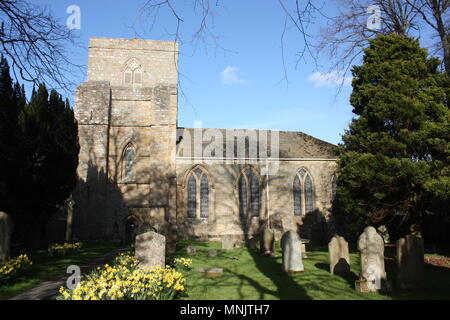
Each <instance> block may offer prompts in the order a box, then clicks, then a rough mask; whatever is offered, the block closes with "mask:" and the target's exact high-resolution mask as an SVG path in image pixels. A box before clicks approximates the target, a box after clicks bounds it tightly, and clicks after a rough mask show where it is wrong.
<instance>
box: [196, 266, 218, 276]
mask: <svg viewBox="0 0 450 320" xmlns="http://www.w3.org/2000/svg"><path fill="white" fill-rule="evenodd" d="M197 271H198V272H200V273H203V275H204V276H205V277H206V278H219V277H221V276H222V274H223V268H198V269H197Z"/></svg>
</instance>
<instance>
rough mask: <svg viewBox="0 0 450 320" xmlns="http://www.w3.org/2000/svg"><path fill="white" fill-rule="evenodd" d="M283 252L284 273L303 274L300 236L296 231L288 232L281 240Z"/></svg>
mask: <svg viewBox="0 0 450 320" xmlns="http://www.w3.org/2000/svg"><path fill="white" fill-rule="evenodd" d="M281 249H282V251H283V271H284V272H287V273H296V272H303V271H304V270H305V269H304V267H303V261H302V250H301V241H300V237H299V235H298V234H297V233H296V232H294V231H288V232H286V233H285V234H284V235H283V237H282V238H281Z"/></svg>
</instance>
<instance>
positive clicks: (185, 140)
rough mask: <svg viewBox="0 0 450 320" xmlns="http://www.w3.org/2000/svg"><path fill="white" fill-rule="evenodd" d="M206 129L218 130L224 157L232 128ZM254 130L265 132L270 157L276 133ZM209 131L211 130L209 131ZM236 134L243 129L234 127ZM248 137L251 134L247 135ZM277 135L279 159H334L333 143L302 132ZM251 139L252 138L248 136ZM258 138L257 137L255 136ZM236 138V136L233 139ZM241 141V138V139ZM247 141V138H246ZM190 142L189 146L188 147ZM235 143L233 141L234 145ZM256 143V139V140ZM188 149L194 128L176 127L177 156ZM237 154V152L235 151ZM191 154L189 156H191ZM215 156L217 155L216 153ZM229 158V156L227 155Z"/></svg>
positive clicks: (283, 132)
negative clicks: (227, 139) (272, 141)
mask: <svg viewBox="0 0 450 320" xmlns="http://www.w3.org/2000/svg"><path fill="white" fill-rule="evenodd" d="M208 130H214V131H217V132H220V133H221V135H222V137H224V139H223V141H224V143H223V153H224V156H223V157H224V158H225V157H226V137H227V134H228V136H230V133H229V132H230V131H231V130H233V129H206V128H203V129H202V132H203V134H205V132H207V131H208ZM251 131H252V132H256V136H257V137H260V134H263V136H264V134H267V149H268V154H269V157H270V150H271V137H274V136H275V135H276V131H272V130H251ZM209 132H211V131H209ZM234 133H235V134H236V135H238V134H241V135H243V136H245V135H246V133H247V130H245V129H234ZM231 135H232V134H231ZM248 136H249V137H250V136H251V135H248ZM278 137H279V158H280V159H335V158H336V156H335V154H334V148H335V147H336V146H335V145H333V144H331V143H328V142H325V141H322V140H320V139H317V138H314V137H312V136H310V135H307V134H305V133H303V132H294V131H278ZM250 139H252V138H250ZM257 139H259V138H257ZM204 140H206V139H204ZM235 140H237V138H236V139H235ZM211 141H212V140H211V139H209V141H208V140H206V141H203V150H204V149H205V147H206V146H207V145H209V144H210V143H211ZM241 141H242V140H241ZM247 141H248V140H247ZM189 144H190V147H189ZM236 144H237V143H235V146H236ZM248 144H249V143H248V142H247V143H246V155H247V156H248V154H249V153H248ZM256 144H258V141H256ZM188 150H191V154H192V155H193V154H194V129H193V128H178V130H177V157H189V156H190V155H189V154H187V153H189V152H188ZM235 154H237V152H235ZM192 155H191V156H192ZM216 156H217V155H216ZM228 158H230V157H228Z"/></svg>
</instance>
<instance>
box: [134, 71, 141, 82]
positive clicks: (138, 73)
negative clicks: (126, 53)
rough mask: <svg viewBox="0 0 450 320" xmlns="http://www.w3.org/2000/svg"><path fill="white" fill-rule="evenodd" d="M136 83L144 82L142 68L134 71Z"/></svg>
mask: <svg viewBox="0 0 450 320" xmlns="http://www.w3.org/2000/svg"><path fill="white" fill-rule="evenodd" d="M134 84H138V85H139V84H142V72H141V70H140V69H138V70H136V71H134Z"/></svg>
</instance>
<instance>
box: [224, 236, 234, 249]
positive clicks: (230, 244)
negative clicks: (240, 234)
mask: <svg viewBox="0 0 450 320" xmlns="http://www.w3.org/2000/svg"><path fill="white" fill-rule="evenodd" d="M234 244H235V240H234V237H233V236H230V235H226V236H223V238H222V249H223V250H233V249H234Z"/></svg>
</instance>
